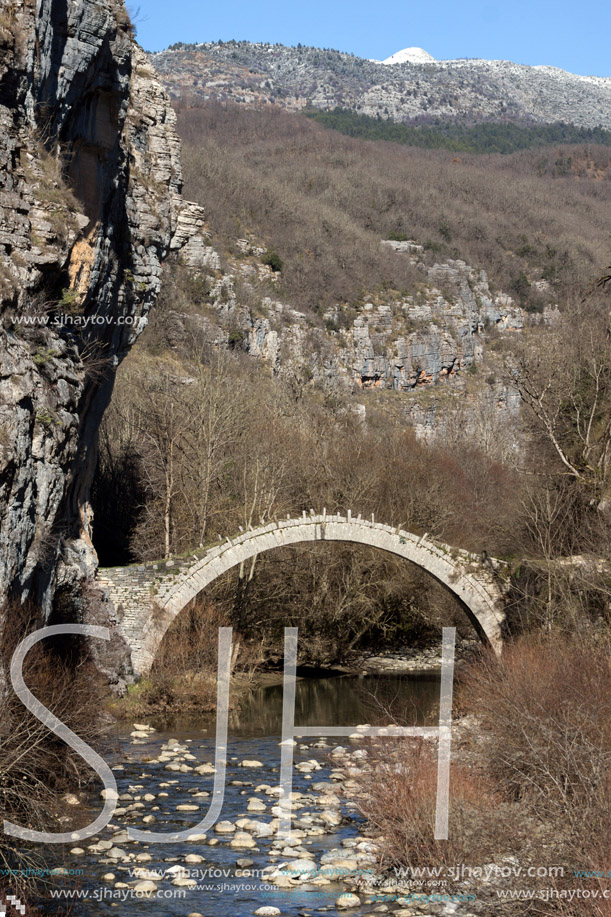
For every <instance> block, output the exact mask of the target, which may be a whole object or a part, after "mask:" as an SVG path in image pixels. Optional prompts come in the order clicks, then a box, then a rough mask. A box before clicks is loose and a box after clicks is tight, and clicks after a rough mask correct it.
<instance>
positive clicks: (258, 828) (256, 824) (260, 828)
mask: <svg viewBox="0 0 611 917" xmlns="http://www.w3.org/2000/svg"><path fill="white" fill-rule="evenodd" d="M248 830H249V831H252V833H253V834H254V836H255V837H271V836H272V835H273V834H274V833H275V828H274V827H273V825H268V824H267V822H264V821H252V822H250V824H249V827H248Z"/></svg>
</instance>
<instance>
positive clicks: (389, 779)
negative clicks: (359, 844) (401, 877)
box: [357, 739, 506, 867]
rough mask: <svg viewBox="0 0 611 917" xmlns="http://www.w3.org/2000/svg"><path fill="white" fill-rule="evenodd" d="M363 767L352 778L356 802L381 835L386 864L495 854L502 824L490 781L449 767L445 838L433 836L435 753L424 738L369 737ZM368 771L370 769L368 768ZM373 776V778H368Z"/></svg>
mask: <svg viewBox="0 0 611 917" xmlns="http://www.w3.org/2000/svg"><path fill="white" fill-rule="evenodd" d="M367 748H368V752H369V758H368V767H367V769H366V770H365V771H363V772H362V773H361V776H360V777H358V778H357V780H358V782H359V788H358V791H357V804H358V807H359V810H360V811H361V813H362V814H363V815H364V816H365V817H366V818H367V821H368V823H369V826H370V827H371V828H372V829H374V831H375V833H376V834H380V835H381V836H382V841H381V854H382V862H383V863H385V865H390V866H397V867H400V866H410V865H415V864H418V865H431V866H440V865H442V864H444V865H446V866H452V865H454V864H455V863H458V862H461V860H462V862H465V863H469V862H471V863H474V862H481V860H482V858H484V857H486V858H489V857H492V856H494V855H495V854H497V853H498V835H499V834H500V833H502V832H503V831H506V828H504V827H503V819H502V818H501V817H500V811H501V809H500V806H501V800H500V798H499V795H498V793H496V791H495V789H494V787H493V785H492V783H491V782H490V781H489V780H486V779H485V778H484V777H483V775H482V774H481V773H476V772H474V771H473V770H471V769H470V768H468V767H465V766H464V765H457V764H453V765H452V771H451V782H450V824H449V838H448V840H447V841H437V840H435V838H434V830H435V808H436V800H437V754H436V747H435V746H434V747H433V748H432V749H431V748H430V747H429V745H428V743H427V742H425V741H424V740H414V739H408V740H405V741H403V740H401V741H399V740H397V739H386V740H383V741H380V740H377V739H376V740H372V742H371V743H370V744H368V746H367ZM370 769H371V770H370ZM372 772H373V774H375V780H372V779H371V776H372Z"/></svg>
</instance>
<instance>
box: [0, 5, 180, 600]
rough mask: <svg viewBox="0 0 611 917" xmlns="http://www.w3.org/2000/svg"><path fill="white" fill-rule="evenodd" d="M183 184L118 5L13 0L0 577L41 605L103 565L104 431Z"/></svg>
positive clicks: (154, 88)
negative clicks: (93, 530) (99, 557)
mask: <svg viewBox="0 0 611 917" xmlns="http://www.w3.org/2000/svg"><path fill="white" fill-rule="evenodd" d="M180 188H181V169H180V159H179V140H178V137H177V134H176V131H175V115H174V112H173V110H172V108H171V106H170V104H169V102H168V99H167V97H166V95H165V93H164V91H163V90H162V89H161V88H160V87H159V85H158V84H157V82H156V81H155V78H154V74H153V71H152V69H151V68H150V66H149V64H148V62H147V59H146V56H145V55H144V54H143V52H142V51H141V50H140V49H139V48H138V47H137V45H136V44H135V43H134V40H133V35H132V28H131V25H130V22H129V19H128V17H127V14H126V12H125V9H124V7H123V6H122V4H121V3H119V2H117V0H96V3H90V2H88V0H71V2H69V3H67V4H66V3H60V2H59V0H39V2H38V4H36V3H34V2H33V0H20V2H15V3H12V4H9V5H8V7H7V6H6V5H5V6H4V7H3V9H2V12H0V296H1V323H0V324H1V333H0V594H1V595H2V596H7V595H10V594H15V595H18V596H19V598H20V599H21V600H23V599H24V598H26V597H28V596H29V597H31V598H33V599H34V600H35V601H37V602H40V603H41V604H42V606H43V609H44V611H45V613H46V615H47V617H49V616H50V615H51V613H52V609H53V607H54V599H55V607H56V609H57V608H59V607H60V606H61V609H60V610H61V613H62V615H63V616H68V617H69V618H71V617H74V615H75V614H78V609H77V611H75V610H74V602H75V599H76V601H77V605H78V599H77V598H76V597H77V596H78V594H79V591H80V586H81V584H82V582H83V581H84V580H85V579H86V578H87V577H88V576H90V575H91V574H92V573H93V572H94V570H95V566H96V556H95V552H94V550H93V547H92V544H91V540H90V537H89V523H90V518H89V516H90V511H89V503H88V494H89V486H90V481H91V477H92V474H93V470H94V467H95V459H96V447H97V441H96V440H97V430H98V426H99V422H100V418H101V416H102V413H103V411H104V409H105V407H106V405H107V403H108V400H109V398H110V394H111V390H112V384H113V380H114V374H115V371H116V368H117V366H118V364H119V362H120V361H121V359H122V358H123V357H124V356H125V354H126V353H127V352H128V351H129V349H130V347H131V345H132V344H133V342H134V341H135V339H136V337H137V335H138V333H139V331H140V330H141V329H142V327H143V326H144V325H145V324H146V316H147V313H148V311H149V309H150V307H151V305H152V303H153V302H154V299H155V296H156V294H157V292H158V289H159V285H160V279H159V278H160V271H161V265H162V262H163V260H164V258H165V257H166V256H167V254H168V252H169V251H170V247H171V244H172V236H173V233H174V231H175V230H176V228H177V226H180V225H181V216H180V213H181V207H182V204H181V202H180V198H179V192H180ZM197 231H198V228H197V227H193V226H191V227H190V230H189V231H185V230H184V227H183V231H182V232H181V235H180V239H179V241H178V242H176V243H175V244H176V245H177V246H180V245H182V244H185V243H186V242H188V241H189V238H190V235H189V233H191V235H192V234H193V233H197ZM196 244H197V243H196ZM66 604H69V605H70V610H67V607H66Z"/></svg>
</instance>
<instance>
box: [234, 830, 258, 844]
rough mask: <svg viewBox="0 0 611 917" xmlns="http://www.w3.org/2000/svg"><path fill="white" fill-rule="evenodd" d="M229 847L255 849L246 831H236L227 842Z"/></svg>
mask: <svg viewBox="0 0 611 917" xmlns="http://www.w3.org/2000/svg"><path fill="white" fill-rule="evenodd" d="M229 846H230V847H256V843H255V841H254V840H253V838H252V837H251V836H250V834H247V833H246V831H238V832H237V833H236V834H234V835H233V837H232V838H231V840H230V841H229Z"/></svg>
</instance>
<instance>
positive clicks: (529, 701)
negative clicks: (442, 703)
mask: <svg viewBox="0 0 611 917" xmlns="http://www.w3.org/2000/svg"><path fill="white" fill-rule="evenodd" d="M461 700H462V703H463V705H464V706H465V708H466V709H467V710H469V711H470V712H472V713H474V714H475V715H477V717H478V718H479V720H480V723H481V731H482V734H483V736H485V742H483V744H482V754H483V756H484V760H485V765H486V770H487V772H488V773H489V774H490V775H491V777H492V778H493V779H494V781H495V783H496V785H497V786H498V788H499V790H500V791H501V792H502V793H503V795H504V796H505V797H506V798H507V799H509V800H516V801H519V802H520V803H521V804H522V805H523V806H525V807H527V809H528V810H529V811H530V812H532V813H533V814H534V815H535V816H536V817H537V819H538V820H539V821H540V822H541V823H542V824H546V825H548V826H553V828H554V832H555V835H556V838H557V844H558V845H559V846H560V847H563V848H564V849H565V851H567V852H568V853H572V854H574V855H575V857H576V865H578V866H579V864H580V862H583V859H582V858H583V857H585V856H587V855H588V851H591V845H592V841H593V839H594V840H596V839H600V838H605V837H609V836H611V817H610V814H609V813H610V812H611V668H610V666H609V645H608V640H604V639H602V638H601V639H599V640H598V641H595V640H593V639H591V638H587V639H586V638H582V639H579V638H577V637H573V638H570V637H567V636H566V635H555V634H552V635H548V636H545V637H533V636H532V635H531V636H529V637H524V638H521V639H520V640H518V641H516V643H515V644H514V645H512V646H508V647H507V648H506V649H505V651H504V652H503V656H502V659H501V660H500V661H497V660H496V659H492V658H488V659H485V660H483V661H481V662H480V663H478V664H477V665H476V666H474V667H473V668H471V669H470V670H469V672H468V673H467V674H466V675H465V677H464V679H463V682H462V688H461Z"/></svg>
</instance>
